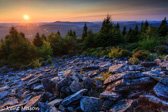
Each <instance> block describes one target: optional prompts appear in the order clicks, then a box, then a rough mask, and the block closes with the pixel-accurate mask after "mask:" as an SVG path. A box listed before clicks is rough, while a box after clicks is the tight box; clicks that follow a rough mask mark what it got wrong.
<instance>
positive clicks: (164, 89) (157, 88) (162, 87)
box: [153, 83, 168, 99]
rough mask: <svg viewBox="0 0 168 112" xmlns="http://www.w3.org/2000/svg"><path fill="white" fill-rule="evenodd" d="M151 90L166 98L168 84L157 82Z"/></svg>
mask: <svg viewBox="0 0 168 112" xmlns="http://www.w3.org/2000/svg"><path fill="white" fill-rule="evenodd" d="M153 91H154V93H155V94H156V95H157V96H158V97H162V98H166V99H168V86H166V85H164V84H162V83H157V85H156V86H155V87H154V88H153Z"/></svg>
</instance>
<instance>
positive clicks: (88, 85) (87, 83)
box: [83, 77, 94, 89]
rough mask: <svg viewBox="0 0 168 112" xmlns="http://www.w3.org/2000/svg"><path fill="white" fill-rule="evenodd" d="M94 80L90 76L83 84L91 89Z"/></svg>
mask: <svg viewBox="0 0 168 112" xmlns="http://www.w3.org/2000/svg"><path fill="white" fill-rule="evenodd" d="M93 84H94V83H93V80H92V79H91V78H90V77H87V78H85V79H84V80H83V85H84V87H85V88H86V89H90V88H92V87H93Z"/></svg>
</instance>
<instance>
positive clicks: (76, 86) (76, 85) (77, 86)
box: [69, 81, 82, 93]
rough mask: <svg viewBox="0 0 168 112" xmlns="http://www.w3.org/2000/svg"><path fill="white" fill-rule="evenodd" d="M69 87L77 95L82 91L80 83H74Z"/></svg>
mask: <svg viewBox="0 0 168 112" xmlns="http://www.w3.org/2000/svg"><path fill="white" fill-rule="evenodd" d="M69 87H70V89H71V91H72V92H73V93H75V92H77V91H79V90H81V89H82V84H81V83H80V82H75V81H73V82H72V83H71V85H70V86H69Z"/></svg>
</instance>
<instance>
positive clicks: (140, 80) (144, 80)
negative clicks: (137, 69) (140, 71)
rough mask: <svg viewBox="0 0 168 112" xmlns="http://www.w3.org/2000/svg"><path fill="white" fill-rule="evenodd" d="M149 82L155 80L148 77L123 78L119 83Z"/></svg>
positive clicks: (135, 83)
mask: <svg viewBox="0 0 168 112" xmlns="http://www.w3.org/2000/svg"><path fill="white" fill-rule="evenodd" d="M149 83H155V80H153V79H151V78H150V77H142V78H138V79H123V82H122V84H121V85H127V86H131V85H144V84H149Z"/></svg>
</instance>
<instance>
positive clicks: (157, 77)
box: [147, 72, 168, 85]
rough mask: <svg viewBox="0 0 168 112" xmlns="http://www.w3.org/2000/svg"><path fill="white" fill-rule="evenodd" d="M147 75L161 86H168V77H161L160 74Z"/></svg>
mask: <svg viewBox="0 0 168 112" xmlns="http://www.w3.org/2000/svg"><path fill="white" fill-rule="evenodd" d="M147 75H148V76H149V77H151V78H153V79H155V80H156V81H158V82H161V83H162V84H165V85H168V76H167V75H161V74H155V73H150V72H149V73H147Z"/></svg>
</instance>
